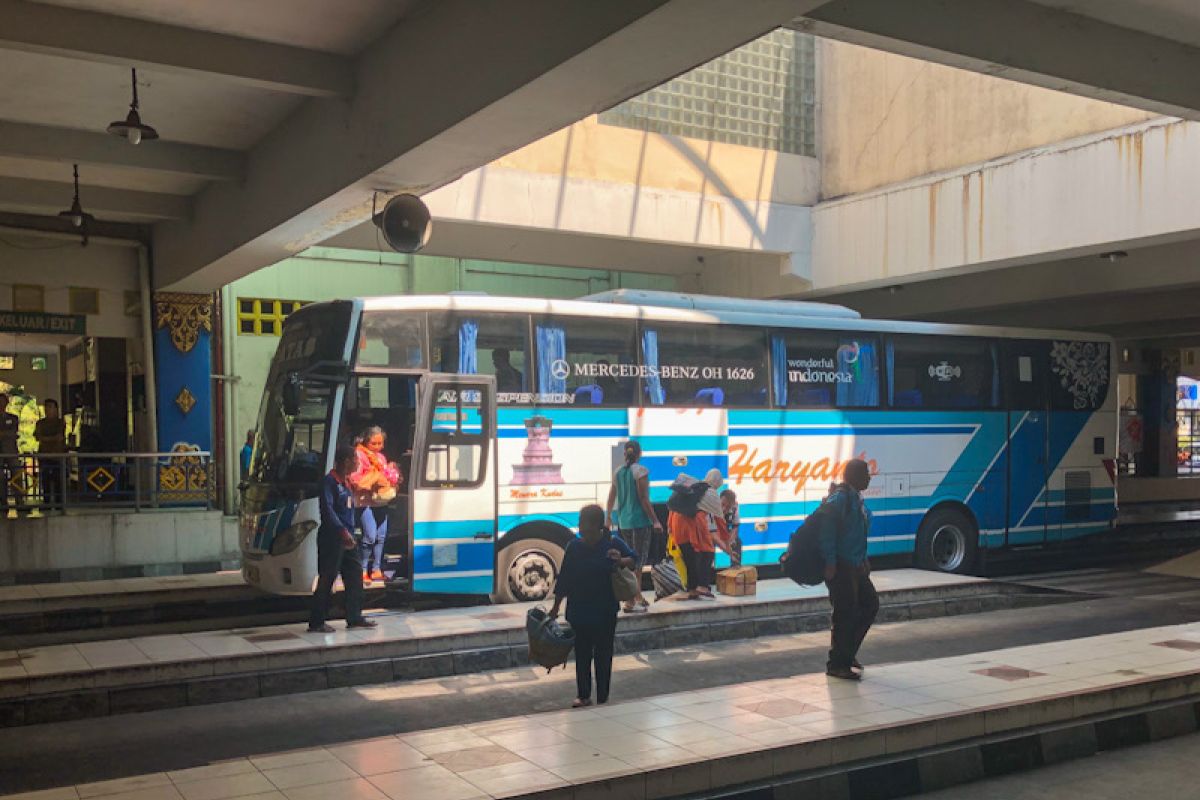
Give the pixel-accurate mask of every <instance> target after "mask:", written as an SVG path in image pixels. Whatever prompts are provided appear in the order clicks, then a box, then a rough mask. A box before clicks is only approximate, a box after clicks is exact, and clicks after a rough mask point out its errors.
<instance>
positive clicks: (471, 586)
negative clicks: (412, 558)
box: [413, 575, 492, 595]
mask: <svg viewBox="0 0 1200 800" xmlns="http://www.w3.org/2000/svg"><path fill="white" fill-rule="evenodd" d="M413 591H415V592H423V593H425V594H479V595H483V594H491V591H492V577H491V576H490V575H479V576H472V577H461V578H460V577H454V578H442V579H440V580H439V579H432V580H431V579H422V578H421V577H420V576H418V577H417V578H416V579H415V580H414V581H413Z"/></svg>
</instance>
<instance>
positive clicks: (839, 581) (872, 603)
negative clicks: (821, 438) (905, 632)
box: [819, 458, 879, 681]
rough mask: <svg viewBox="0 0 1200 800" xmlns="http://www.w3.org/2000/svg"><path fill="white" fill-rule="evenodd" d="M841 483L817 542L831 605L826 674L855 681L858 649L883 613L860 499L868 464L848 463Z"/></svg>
mask: <svg viewBox="0 0 1200 800" xmlns="http://www.w3.org/2000/svg"><path fill="white" fill-rule="evenodd" d="M843 478H844V482H843V483H840V484H838V485H836V486H834V488H833V491H832V492H831V493H830V495H829V497H828V498H827V499H826V503H827V504H828V505H829V512H830V513H828V514H826V515H825V516H824V520H823V524H822V527H821V531H820V540H819V541H820V548H821V554H822V556H823V557H824V560H825V574H824V577H825V585H826V586H827V587H828V589H829V602H830V604H831V605H832V606H833V625H832V630H831V634H830V638H831V640H832V641H831V645H830V649H829V660H828V661H827V662H826V664H825V674H826V675H829V676H831V677H834V678H842V679H845V680H854V681H857V680H861V679H862V665H861V664H860V663H859V662H858V649H859V648H860V647H861V646H862V643H863V639H865V638H866V635H867V631H868V630H870V628H871V625H872V623H874V622H875V615H876V614H877V613H879V596H878V595H877V594H876V592H875V586H874V584H872V583H871V577H870V576H871V564H870V562H869V561H868V560H867V532H868V530H869V529H870V526H871V512H870V511H868V510H867V504H866V502H865V501H864V500H863V495H862V493H863V492H865V491H866V490H867V487H868V486H870V484H871V469H870V467H869V466H868V465H867V462H865V461H863V460H862V459H858V458H856V459H853V460H852V461H849V462H847V463H846V468H845V471H844V472H843ZM856 669H857V670H859V671H857V672H856V671H855V670H856Z"/></svg>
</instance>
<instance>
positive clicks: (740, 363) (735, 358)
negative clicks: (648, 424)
mask: <svg viewBox="0 0 1200 800" xmlns="http://www.w3.org/2000/svg"><path fill="white" fill-rule="evenodd" d="M641 344H642V368H643V372H644V373H645V378H644V379H643V382H642V383H643V391H644V393H645V402H646V405H653V406H664V405H665V406H685V407H686V406H690V407H696V406H701V407H703V406H742V407H747V408H766V407H767V343H766V337H765V334H764V331H763V330H762V329H761V328H740V327H735V326H732V325H712V326H700V325H674V324H659V323H654V324H653V325H647V326H646V327H644V328H643V329H642V342H641Z"/></svg>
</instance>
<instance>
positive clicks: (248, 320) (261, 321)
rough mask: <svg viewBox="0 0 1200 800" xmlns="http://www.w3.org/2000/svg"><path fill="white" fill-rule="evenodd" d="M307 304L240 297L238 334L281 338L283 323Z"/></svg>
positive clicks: (294, 301) (297, 301)
mask: <svg viewBox="0 0 1200 800" xmlns="http://www.w3.org/2000/svg"><path fill="white" fill-rule="evenodd" d="M306 304H307V303H306V301H304V300H275V299H268V298H261V297H239V298H238V301H237V319H238V333H240V334H243V335H245V336H280V335H282V334H283V321H284V320H285V319H287V317H288V315H289V314H291V313H292V312H294V311H296V310H297V309H299V308H300V307H301V306H304V305H306Z"/></svg>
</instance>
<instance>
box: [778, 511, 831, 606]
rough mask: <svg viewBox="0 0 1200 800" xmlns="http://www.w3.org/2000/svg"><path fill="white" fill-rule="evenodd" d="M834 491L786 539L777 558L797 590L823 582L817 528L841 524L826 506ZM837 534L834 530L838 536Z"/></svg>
mask: <svg viewBox="0 0 1200 800" xmlns="http://www.w3.org/2000/svg"><path fill="white" fill-rule="evenodd" d="M835 494H837V491H834V492H831V493H830V494H829V496H828V497H826V498H825V499H824V500H822V501H821V505H819V506H817V508H816V509H815V510H814V511H813V512H812V513H811V514H809V515H808V516H807V517H805V518H804V522H802V523H800V527H799V528H796V530H795V531H794V532H793V533H792V535H791V537H790V538H789V539H788V546H787V550H786V551H785V552H784V553H783V555H781V556H780V557H779V565H780V567H781V568H782V569H783V574H784V575H786V576H787V577H789V578H791V579H792V580H793V581H795V582H796V583H798V584H800V585H801V586H816V585H818V584H821V583H824V582H825V556H823V555H822V554H821V528H822V526H824V525H838V524H839V523H842V524H844V523H845V519H844V516H845V515H844V516H843V519H840V520H839V519H835V518H834V511H833V504H832V503H831V502H830V501H831V500H832V499H833V497H834V495H835ZM840 534H841V530H840V529H839V530H838V535H840Z"/></svg>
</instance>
